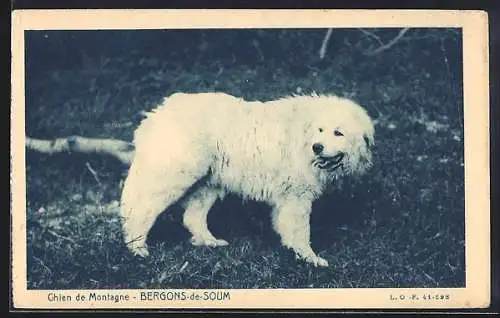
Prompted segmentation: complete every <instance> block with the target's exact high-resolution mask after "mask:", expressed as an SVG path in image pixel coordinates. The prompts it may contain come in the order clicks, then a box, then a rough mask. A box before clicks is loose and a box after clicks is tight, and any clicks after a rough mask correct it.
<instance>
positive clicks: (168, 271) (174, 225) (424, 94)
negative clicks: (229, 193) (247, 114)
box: [25, 29, 465, 289]
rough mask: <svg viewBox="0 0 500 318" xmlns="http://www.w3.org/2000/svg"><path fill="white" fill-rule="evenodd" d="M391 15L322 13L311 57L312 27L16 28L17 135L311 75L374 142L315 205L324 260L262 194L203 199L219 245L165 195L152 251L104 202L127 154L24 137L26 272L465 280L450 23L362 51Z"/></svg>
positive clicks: (125, 132)
mask: <svg viewBox="0 0 500 318" xmlns="http://www.w3.org/2000/svg"><path fill="white" fill-rule="evenodd" d="M362 31H364V32H362ZM367 31H368V32H370V33H371V35H370V34H368V33H367ZM399 31H400V30H399V29H366V30H359V29H335V30H334V32H333V34H332V37H331V39H330V42H329V44H328V49H327V53H326V56H325V57H324V58H323V59H320V57H319V48H320V46H321V42H322V40H323V37H324V35H325V32H326V30H325V29H307V30H304V29H276V30H267V29H259V30H256V29H252V30H149V31H138V30H128V31H29V32H26V34H25V35H26V132H27V135H28V136H29V137H34V138H45V139H53V138H56V137H63V136H68V135H73V134H77V135H83V136H86V137H105V138H119V139H125V140H131V134H132V132H133V129H134V128H135V127H136V126H137V124H138V122H139V121H140V119H141V118H142V116H141V112H142V111H147V110H150V109H152V108H153V107H155V105H156V103H158V102H159V101H160V99H161V98H163V96H165V95H168V94H170V93H172V92H176V91H185V92H187V91H189V92H199V91H224V92H227V93H230V94H233V95H235V96H240V97H244V98H246V99H249V100H252V99H259V100H269V99H274V98H278V97H283V96H287V95H290V94H296V93H310V92H312V91H316V92H318V93H335V94H339V95H343V96H348V97H350V98H352V99H354V100H356V101H358V102H359V103H361V104H362V105H363V106H365V108H367V110H368V112H369V113H370V115H371V116H372V117H373V118H374V119H375V121H376V142H377V147H376V149H375V153H374V155H375V156H374V161H375V166H374V168H373V169H372V171H371V172H370V173H369V174H368V175H367V176H366V177H365V178H364V179H363V180H361V181H360V182H347V183H346V184H345V186H344V188H343V189H342V191H341V192H338V193H335V194H334V195H332V196H329V197H325V198H322V199H321V200H319V201H318V202H316V203H315V205H314V212H313V215H312V221H311V222H312V244H313V248H314V249H315V250H316V251H317V252H318V253H319V255H320V256H322V257H324V258H326V259H327V260H328V261H329V263H330V267H329V268H328V269H315V268H313V267H311V266H308V265H306V264H303V263H301V262H296V261H295V259H294V258H293V254H292V253H291V252H289V251H286V250H285V249H284V248H282V247H281V246H280V244H279V240H278V238H277V236H276V235H275V234H274V232H273V231H272V229H271V228H270V220H269V216H268V213H267V212H268V207H266V206H264V205H260V204H255V203H247V204H242V203H241V201H240V200H239V199H238V198H235V197H230V198H228V199H227V200H225V201H224V202H221V203H219V204H217V206H216V207H214V209H213V211H212V212H211V214H210V215H209V225H210V227H211V229H212V231H213V232H214V234H215V235H216V236H217V237H221V238H224V239H226V240H228V241H229V242H230V246H229V247H227V248H221V249H209V248H195V247H192V246H190V245H189V243H188V236H187V233H186V231H185V230H184V229H183V228H182V226H181V224H180V223H181V222H180V212H181V211H178V210H176V209H174V211H170V213H166V214H165V215H164V216H162V217H161V218H160V219H159V220H158V222H157V224H156V225H155V227H154V228H153V230H152V232H151V235H150V245H151V246H153V249H152V250H153V252H152V257H151V258H150V259H147V260H142V259H137V258H134V257H133V256H132V255H130V254H129V252H128V251H127V249H126V248H125V246H124V244H123V238H122V234H121V227H120V222H119V218H118V215H117V211H118V201H119V196H120V182H121V180H122V179H123V177H124V175H125V173H126V167H123V166H121V165H120V164H119V163H118V162H116V161H114V159H112V158H105V157H101V156H84V155H79V154H59V155H54V156H47V155H41V154H37V153H32V152H28V153H27V178H28V180H27V187H28V188H27V190H28V197H27V208H28V212H27V213H28V287H29V288H36V289H40V288H41V289H54V288H145V287H147V288H176V287H180V288H190V287H203V288H205V287H213V288H217V287H224V288H276V287H280V288H290V287H305V288H307V287H345V288H347V287H461V286H464V280H465V277H464V192H463V191H464V180H463V169H464V168H463V164H464V162H463V102H462V98H463V97H462V78H461V76H462V54H461V45H462V42H461V32H460V30H459V29H411V30H410V31H409V32H408V33H406V35H405V37H404V38H403V39H402V40H401V41H399V42H398V43H396V44H395V45H394V46H393V47H391V48H390V49H388V50H386V51H383V52H381V53H379V54H376V55H374V56H370V55H367V54H366V53H367V52H371V51H373V50H375V49H376V48H377V47H378V46H380V43H379V41H380V42H383V43H387V42H388V41H389V40H391V39H392V38H394V37H395V36H396V35H397V34H398V32H399ZM373 35H376V37H378V38H379V39H376V37H375V36H373ZM91 169H92V170H94V171H95V172H96V175H97V177H96V176H94V175H93V174H92V173H91Z"/></svg>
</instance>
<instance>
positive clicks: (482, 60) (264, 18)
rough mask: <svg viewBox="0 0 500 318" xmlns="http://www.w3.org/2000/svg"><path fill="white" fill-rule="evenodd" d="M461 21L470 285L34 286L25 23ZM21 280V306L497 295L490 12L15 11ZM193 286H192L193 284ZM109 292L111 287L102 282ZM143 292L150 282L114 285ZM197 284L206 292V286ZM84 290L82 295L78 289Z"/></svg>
mask: <svg viewBox="0 0 500 318" xmlns="http://www.w3.org/2000/svg"><path fill="white" fill-rule="evenodd" d="M262 27H266V28H290V27H293V28H312V27H314V28H317V27H322V28H329V27H458V28H462V29H463V48H464V50H463V53H464V55H463V60H464V74H463V75H464V76H463V78H464V102H465V103H464V105H465V106H464V107H465V109H464V117H465V123H464V127H465V137H464V138H465V140H464V143H465V163H466V164H465V181H466V185H465V190H466V196H465V204H466V288H444V289H434V288H433V289H396V288H387V289H378V288H373V289H286V290H285V289H265V290H264V289H262V290H243V289H240V290H234V289H233V290H230V293H231V299H230V300H228V301H221V302H200V301H194V300H193V301H190V300H188V301H134V300H131V301H128V302H119V303H102V302H76V301H72V302H49V301H48V300H47V295H48V293H49V292H54V293H62V294H65V295H72V296H73V297H76V295H77V294H78V293H80V294H88V293H89V292H90V291H84V290H72V291H37V290H27V289H26V184H25V180H26V171H25V165H24V162H25V148H24V142H25V136H24V122H25V118H24V105H25V100H24V98H25V96H24V85H25V83H24V31H25V30H54V29H90V30H92V29H158V28H177V29H179V28H262ZM12 54H13V58H12V107H11V121H12V126H11V158H12V159H11V160H12V166H11V167H12V170H11V186H12V210H11V215H12V242H13V243H12V244H13V245H12V248H13V250H12V277H13V281H12V287H13V305H14V307H15V308H19V309H20V308H47V309H48V308H73V309H76V308H93V309H95V308H115V309H118V308H163V309H165V308H287V309H295V308H309V309H312V308H321V309H327V308H332V309H334V308H342V309H351V308H373V309H377V308H471V307H476V308H477V307H487V306H488V305H489V303H490V223H489V222H490V218H489V212H490V211H489V197H490V187H489V175H490V174H489V113H488V109H489V108H488V107H489V94H488V84H489V82H488V20H487V15H486V13H484V12H482V11H425V10H50V11H48V10H29V11H23V10H19V11H14V12H13V17H12ZM185 291H186V292H187V293H190V292H191V291H188V290H185ZM98 292H99V293H106V291H102V290H100V291H98ZM109 292H110V293H113V294H123V295H125V294H128V295H129V296H130V297H131V298H133V297H139V298H140V292H141V291H140V290H109ZM195 292H198V293H200V292H202V291H201V290H196V291H195ZM423 293H425V294H431V295H434V294H447V295H450V299H449V300H447V301H443V300H434V301H432V300H430V301H429V300H428V301H398V302H394V301H390V300H389V295H391V294H392V295H395V296H398V297H399V295H405V296H406V297H409V296H410V295H412V294H419V295H421V294H423ZM73 299H75V298H73Z"/></svg>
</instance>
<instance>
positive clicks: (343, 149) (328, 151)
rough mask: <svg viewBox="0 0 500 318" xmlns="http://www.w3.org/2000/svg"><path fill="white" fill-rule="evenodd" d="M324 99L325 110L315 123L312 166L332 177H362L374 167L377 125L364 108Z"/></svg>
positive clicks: (335, 98)
mask: <svg viewBox="0 0 500 318" xmlns="http://www.w3.org/2000/svg"><path fill="white" fill-rule="evenodd" d="M317 98H318V99H321V102H322V107H321V109H322V111H321V112H318V113H315V116H314V120H313V121H312V125H311V129H312V139H311V141H310V145H309V151H310V152H311V156H312V158H313V159H312V161H311V162H312V166H313V167H314V168H315V169H319V170H321V171H324V172H326V173H329V174H334V175H345V174H350V175H352V174H362V173H364V172H365V171H366V170H367V169H368V168H370V166H371V164H372V154H371V149H372V147H373V145H374V126H373V123H372V120H371V118H370V117H369V115H368V113H367V112H366V110H365V109H363V108H362V107H361V106H360V105H358V104H356V103H355V102H353V101H351V100H349V99H345V98H340V97H335V96H326V97H317Z"/></svg>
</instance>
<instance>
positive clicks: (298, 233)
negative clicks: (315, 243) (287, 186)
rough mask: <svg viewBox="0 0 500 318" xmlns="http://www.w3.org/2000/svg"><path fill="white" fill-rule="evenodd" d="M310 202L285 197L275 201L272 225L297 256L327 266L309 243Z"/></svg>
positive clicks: (282, 240) (283, 242) (316, 264)
mask: <svg viewBox="0 0 500 318" xmlns="http://www.w3.org/2000/svg"><path fill="white" fill-rule="evenodd" d="M311 204H312V203H311V202H310V201H307V200H301V199H296V198H289V197H288V198H286V199H284V200H282V201H280V202H277V203H276V205H275V207H274V209H273V216H272V217H273V226H274V229H275V230H276V232H278V234H279V235H280V236H281V242H282V244H283V245H284V246H286V247H288V248H291V249H292V250H293V251H294V252H295V255H296V257H297V258H301V259H304V260H305V261H306V262H309V263H311V264H313V265H314V266H322V267H326V266H328V262H327V261H326V260H325V259H324V258H321V257H319V256H317V255H316V253H314V251H313V249H312V248H311V244H310V234H311V233H310V232H311V230H310V224H309V221H310V214H311Z"/></svg>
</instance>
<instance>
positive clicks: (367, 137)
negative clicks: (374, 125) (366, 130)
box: [363, 134, 375, 148]
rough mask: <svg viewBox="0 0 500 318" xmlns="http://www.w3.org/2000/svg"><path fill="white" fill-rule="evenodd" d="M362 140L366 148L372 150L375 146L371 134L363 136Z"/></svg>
mask: <svg viewBox="0 0 500 318" xmlns="http://www.w3.org/2000/svg"><path fill="white" fill-rule="evenodd" d="M363 139H364V141H365V143H366V147H367V148H372V147H373V146H374V145H375V140H374V138H373V135H372V134H363Z"/></svg>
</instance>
